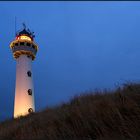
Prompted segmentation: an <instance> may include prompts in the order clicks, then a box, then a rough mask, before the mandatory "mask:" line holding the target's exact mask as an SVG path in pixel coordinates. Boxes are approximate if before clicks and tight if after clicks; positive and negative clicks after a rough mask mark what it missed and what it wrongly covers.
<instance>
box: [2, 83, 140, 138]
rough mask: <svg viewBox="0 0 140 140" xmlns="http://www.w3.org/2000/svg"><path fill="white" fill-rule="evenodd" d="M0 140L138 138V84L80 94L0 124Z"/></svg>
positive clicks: (139, 97)
mask: <svg viewBox="0 0 140 140" xmlns="http://www.w3.org/2000/svg"><path fill="white" fill-rule="evenodd" d="M0 139H10V140H22V139H46V140H127V139H134V140H139V139H140V84H135V83H134V84H133V83H128V84H125V85H124V86H122V87H119V88H117V89H116V90H114V91H100V92H99V91H96V92H90V93H86V94H81V95H79V96H77V97H74V98H73V99H71V100H70V101H69V102H68V103H65V104H61V105H59V106H57V107H53V108H47V109H46V110H44V111H42V112H38V113H33V114H30V115H28V116H25V117H20V118H17V119H11V120H8V121H4V122H2V123H0Z"/></svg>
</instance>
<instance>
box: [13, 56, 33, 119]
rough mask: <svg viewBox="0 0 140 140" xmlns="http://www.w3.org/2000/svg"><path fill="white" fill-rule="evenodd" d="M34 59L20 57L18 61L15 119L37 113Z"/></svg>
mask: <svg viewBox="0 0 140 140" xmlns="http://www.w3.org/2000/svg"><path fill="white" fill-rule="evenodd" d="M31 64H32V58H31V57H29V56H27V55H24V54H22V55H20V56H19V57H18V58H17V59H16V89H15V103H14V117H18V116H21V115H26V114H28V113H30V112H33V111H35V105H34V87H33V74H32V65H31Z"/></svg>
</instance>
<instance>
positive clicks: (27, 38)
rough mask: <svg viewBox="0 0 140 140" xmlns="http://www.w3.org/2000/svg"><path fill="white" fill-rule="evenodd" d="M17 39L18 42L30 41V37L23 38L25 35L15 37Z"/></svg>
mask: <svg viewBox="0 0 140 140" xmlns="http://www.w3.org/2000/svg"><path fill="white" fill-rule="evenodd" d="M17 39H18V40H19V39H20V40H29V41H31V38H30V37H28V36H25V35H22V36H19V37H17Z"/></svg>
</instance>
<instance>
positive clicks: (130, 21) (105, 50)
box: [0, 1, 140, 120]
mask: <svg viewBox="0 0 140 140" xmlns="http://www.w3.org/2000/svg"><path fill="white" fill-rule="evenodd" d="M15 16H16V17H17V30H19V29H22V22H25V23H26V25H27V26H28V27H29V28H30V29H31V30H33V31H34V32H35V35H36V37H35V42H36V43H37V44H38V46H39V50H38V54H37V57H36V60H35V61H34V62H33V76H34V88H35V104H36V111H39V110H42V109H44V108H45V107H47V106H53V105H57V104H60V103H62V102H64V101H68V100H69V99H70V98H71V97H73V96H74V95H76V94H78V93H81V92H84V91H89V90H94V89H96V88H97V89H104V88H109V89H113V88H115V87H116V85H121V83H125V82H126V81H135V82H139V81H140V62H139V59H140V2H121V1H120V2H111V1H110V2H107V1H106V2H74V1H73V2H64V1H63V2H51V1H50V2H49V1H48V2H33V1H32V2H27V1H26V2H0V25H1V26H0V68H1V72H0V92H1V93H0V120H4V119H7V118H11V117H12V116H13V108H14V106H13V105H14V94H15V93H14V91H15V73H16V61H15V60H14V59H13V57H12V53H11V50H10V48H9V44H10V42H11V41H12V40H13V39H14V37H15Z"/></svg>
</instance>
